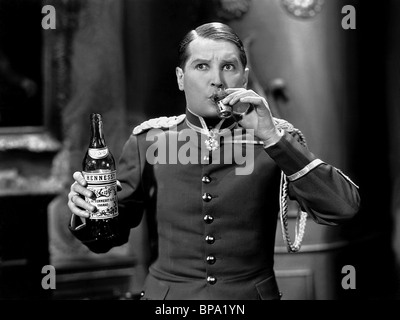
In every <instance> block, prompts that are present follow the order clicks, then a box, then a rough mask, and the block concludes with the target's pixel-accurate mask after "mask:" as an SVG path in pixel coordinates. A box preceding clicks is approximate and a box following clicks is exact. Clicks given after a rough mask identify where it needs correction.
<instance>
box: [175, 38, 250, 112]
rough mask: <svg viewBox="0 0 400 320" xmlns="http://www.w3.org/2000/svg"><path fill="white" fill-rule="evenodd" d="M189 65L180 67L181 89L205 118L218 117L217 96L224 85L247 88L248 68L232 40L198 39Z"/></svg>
mask: <svg viewBox="0 0 400 320" xmlns="http://www.w3.org/2000/svg"><path fill="white" fill-rule="evenodd" d="M187 50H188V59H187V61H186V64H185V67H184V69H183V70H182V69H181V68H179V67H178V68H176V76H177V80H178V86H179V89H180V90H182V91H184V92H185V96H186V104H187V107H188V109H189V110H190V111H192V112H194V113H195V114H197V115H199V116H202V117H205V118H215V117H217V110H216V105H215V102H214V100H213V95H214V94H215V93H216V92H217V91H218V89H220V88H245V87H246V85H247V79H248V71H249V70H248V69H247V68H246V69H245V68H244V67H243V65H242V63H241V62H240V56H239V49H238V48H237V47H236V46H235V45H234V44H233V43H231V42H229V41H224V40H211V39H205V38H197V39H195V40H193V41H192V42H191V43H190V44H189V46H188V48H187Z"/></svg>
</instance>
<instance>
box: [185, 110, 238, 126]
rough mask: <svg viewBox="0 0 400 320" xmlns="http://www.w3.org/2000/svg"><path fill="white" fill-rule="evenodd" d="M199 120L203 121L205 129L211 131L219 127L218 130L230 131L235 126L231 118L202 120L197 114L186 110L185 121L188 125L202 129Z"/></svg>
mask: <svg viewBox="0 0 400 320" xmlns="http://www.w3.org/2000/svg"><path fill="white" fill-rule="evenodd" d="M201 119H203V120H204V123H205V124H206V125H207V129H213V128H215V127H219V129H220V130H222V129H228V128H229V129H231V128H233V127H235V124H236V123H235V120H234V119H233V118H227V119H219V118H203V117H201V116H199V115H197V114H194V113H193V112H192V111H190V110H189V109H188V108H186V121H188V122H189V123H190V124H192V125H194V126H196V127H199V128H202V127H203V126H202V122H203V121H202V120H201Z"/></svg>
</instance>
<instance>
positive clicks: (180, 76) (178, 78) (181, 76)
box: [175, 67, 185, 91]
mask: <svg viewBox="0 0 400 320" xmlns="http://www.w3.org/2000/svg"><path fill="white" fill-rule="evenodd" d="M175 73H176V81H177V82H178V88H179V90H181V91H183V89H184V88H185V87H184V85H183V79H184V77H185V74H184V73H183V70H182V68H179V67H176V69H175Z"/></svg>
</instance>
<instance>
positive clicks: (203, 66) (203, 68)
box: [196, 63, 207, 70]
mask: <svg viewBox="0 0 400 320" xmlns="http://www.w3.org/2000/svg"><path fill="white" fill-rule="evenodd" d="M196 69H197V70H207V64H205V63H199V64H198V65H196Z"/></svg>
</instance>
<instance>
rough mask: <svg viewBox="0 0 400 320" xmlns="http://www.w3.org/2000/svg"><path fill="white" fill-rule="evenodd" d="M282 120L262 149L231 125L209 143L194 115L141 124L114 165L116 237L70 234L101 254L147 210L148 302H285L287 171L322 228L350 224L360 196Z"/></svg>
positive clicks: (292, 188)
mask: <svg viewBox="0 0 400 320" xmlns="http://www.w3.org/2000/svg"><path fill="white" fill-rule="evenodd" d="M276 121H277V122H276V124H277V126H278V127H279V128H281V130H282V131H281V134H282V137H281V139H280V140H279V141H278V142H277V143H276V144H274V145H272V146H268V147H266V148H265V147H264V145H263V144H262V143H261V142H260V141H257V138H255V137H253V136H251V135H249V134H248V131H246V130H244V129H242V128H240V127H239V126H238V125H237V124H236V123H233V122H232V121H229V120H225V122H224V123H222V126H221V128H220V131H219V134H218V136H219V139H217V144H215V143H214V142H215V141H211V144H210V138H209V137H210V131H209V130H207V128H205V127H204V121H203V119H202V118H200V117H197V116H195V115H193V114H192V113H190V112H188V111H187V112H186V116H185V115H182V116H179V117H172V118H160V119H153V120H151V121H148V122H145V123H143V124H142V125H140V126H138V127H137V128H135V130H134V131H133V133H132V135H131V136H130V138H129V139H128V141H127V142H126V144H125V146H124V149H123V153H122V156H121V158H120V161H119V165H118V171H117V178H118V180H119V181H120V182H121V184H122V191H120V192H119V194H118V199H119V200H118V201H119V211H120V222H121V223H120V224H121V238H120V240H119V241H118V242H117V243H99V242H98V241H97V242H96V241H92V239H88V238H87V235H86V234H85V228H84V227H83V228H82V227H80V228H76V226H72V225H71V226H70V230H71V231H72V232H73V233H74V235H75V236H76V237H77V238H78V239H80V240H81V241H82V242H83V243H84V244H85V245H87V246H88V247H89V248H90V249H91V250H93V251H95V252H105V251H108V250H109V249H110V248H111V247H112V246H115V245H120V244H123V243H125V242H127V241H128V237H129V232H130V229H131V228H134V227H135V226H137V225H138V224H139V223H140V221H141V219H142V216H143V212H144V211H146V214H148V215H150V216H151V217H153V218H154V219H153V220H152V221H153V222H154V223H155V224H154V226H153V227H154V228H156V243H157V247H156V248H157V250H156V256H155V258H154V261H153V262H152V264H151V266H150V268H149V274H148V276H147V278H146V281H145V285H144V288H143V292H144V296H143V299H205V300H208V299H279V297H280V293H279V290H278V287H277V284H276V280H275V276H274V271H273V263H274V260H273V257H274V245H275V243H274V242H275V232H276V227H277V220H278V219H277V218H278V213H279V189H280V179H281V174H282V172H283V173H284V174H285V176H287V177H289V178H291V179H290V182H289V184H288V193H289V196H290V198H291V199H294V200H296V201H297V202H298V203H299V204H300V206H301V208H302V210H304V211H306V212H307V213H308V215H309V216H310V217H311V218H312V219H313V220H314V221H316V222H317V223H321V224H326V225H335V224H339V223H341V222H342V221H346V220H348V219H351V218H352V217H353V216H354V215H355V214H356V213H357V211H358V208H359V201H360V199H359V194H358V191H357V187H356V186H355V185H354V184H353V183H352V182H351V181H350V180H349V179H348V178H347V177H346V176H345V175H344V174H342V173H341V171H340V170H337V169H336V168H334V167H333V166H331V165H329V164H326V163H323V162H322V161H318V159H317V158H316V157H315V156H314V154H312V153H311V152H310V151H309V150H308V148H307V147H306V146H304V145H303V144H301V143H300V142H299V136H298V134H295V133H294V132H293V130H291V129H290V128H291V126H290V124H288V123H287V122H284V121H279V120H278V119H276ZM234 131H235V135H233V134H232V132H234ZM207 143H208V144H207ZM204 145H207V146H209V148H208V149H207V148H204ZM247 148H250V149H247ZM209 149H212V150H213V151H210V150H209ZM196 150H197V151H196ZM246 154H251V156H249V157H247V158H248V159H247V160H248V161H247V163H246V161H243V155H246ZM239 160H240V161H239ZM313 163H314V164H315V165H314V166H312V165H311V166H310V164H313ZM246 166H247V167H248V169H247V171H246ZM237 169H242V171H241V172H239V171H237ZM239 173H240V174H239Z"/></svg>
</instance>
